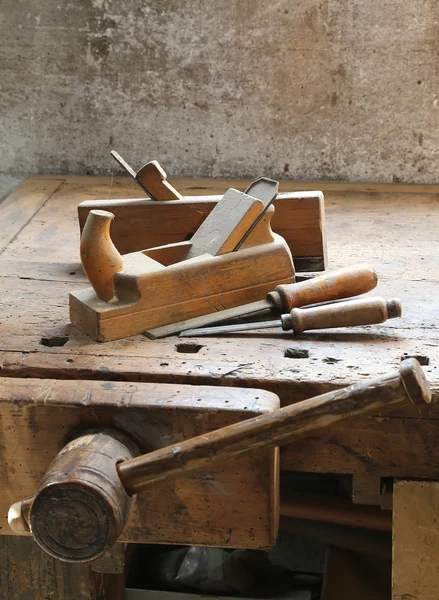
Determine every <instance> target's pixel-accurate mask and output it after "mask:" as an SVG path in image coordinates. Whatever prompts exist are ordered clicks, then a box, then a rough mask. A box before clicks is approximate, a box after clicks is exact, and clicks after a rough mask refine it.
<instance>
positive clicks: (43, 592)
mask: <svg viewBox="0 0 439 600" xmlns="http://www.w3.org/2000/svg"><path fill="white" fill-rule="evenodd" d="M100 575H101V577H100V579H101V582H100V585H98V586H97V585H96V584H95V581H94V580H95V579H96V578H95V576H94V573H93V571H91V569H90V566H89V565H88V564H85V565H82V564H68V563H63V562H61V561H60V560H58V559H56V558H52V557H51V556H49V555H48V554H46V553H45V552H44V551H43V550H41V549H40V547H39V546H38V545H37V543H36V542H35V541H34V540H33V539H32V538H30V537H29V538H25V537H16V536H15V537H14V536H1V537H0V598H1V600H103V596H102V595H100V593H99V589H100V588H102V587H103V585H104V584H105V579H106V577H105V576H104V577H103V576H102V574H100ZM107 577H108V576H107ZM110 577H111V576H110ZM113 578H114V576H113ZM112 583H113V586H114V581H113V582H112ZM122 597H123V596H119V597H117V596H114V597H113V599H114V600H116V598H117V600H121V598H122ZM109 598H110V597H108V600H109Z"/></svg>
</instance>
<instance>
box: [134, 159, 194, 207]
mask: <svg viewBox="0 0 439 600" xmlns="http://www.w3.org/2000/svg"><path fill="white" fill-rule="evenodd" d="M136 181H138V183H140V185H141V186H142V187H143V188H144V189H145V190H146V191H147V192H148V194H149V195H150V196H151V199H152V200H181V199H182V198H183V196H181V194H179V192H177V190H176V189H175V188H174V187H173V186H172V185H171V184H170V183H169V181H167V175H166V172H165V170H164V169H163V167H162V166H161V165H160V163H159V162H157V161H156V160H152V161H151V162H148V163H146V165H143V167H142V168H141V169H140V170H139V171H137V174H136Z"/></svg>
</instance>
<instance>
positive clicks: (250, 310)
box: [144, 265, 378, 340]
mask: <svg viewBox="0 0 439 600" xmlns="http://www.w3.org/2000/svg"><path fill="white" fill-rule="evenodd" d="M377 283H378V278H377V274H376V273H375V270H374V269H373V268H372V267H370V266H369V265H356V266H354V267H347V268H345V269H339V270H338V271H332V272H330V273H326V274H325V275H320V276H319V277H315V278H314V279H309V280H307V281H302V282H300V283H290V284H285V285H278V286H277V287H276V289H275V290H274V291H273V292H270V293H269V294H268V296H267V298H266V300H259V301H258V302H252V303H250V304H244V305H242V306H237V307H235V308H229V309H226V310H221V311H218V312H215V313H211V314H208V315H203V316H201V317H195V318H194V319H187V320H186V321H180V322H179V323H171V324H170V325H164V326H163V327H157V328H155V329H150V330H149V331H145V332H144V335H146V336H147V337H149V338H150V339H153V340H155V339H157V338H162V337H166V336H168V335H173V334H175V333H180V331H185V330H187V329H195V328H199V327H205V326H207V325H212V324H214V323H221V322H224V321H229V320H230V319H234V318H236V317H243V316H246V315H251V314H254V313H259V312H261V311H266V310H270V311H273V310H274V311H275V312H277V313H287V312H290V311H291V310H292V309H293V308H298V307H300V306H307V305H308V304H315V303H317V302H328V301H330V300H337V299H340V298H350V297H352V296H359V295H361V294H365V293H366V292H370V291H371V290H373V289H374V288H375V287H376V285H377Z"/></svg>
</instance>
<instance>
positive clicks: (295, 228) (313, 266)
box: [78, 150, 327, 271]
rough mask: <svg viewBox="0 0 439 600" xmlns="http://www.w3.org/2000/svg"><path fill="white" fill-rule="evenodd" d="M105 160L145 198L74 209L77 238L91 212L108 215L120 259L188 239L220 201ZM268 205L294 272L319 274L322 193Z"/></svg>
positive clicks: (153, 167) (153, 171)
mask: <svg viewBox="0 0 439 600" xmlns="http://www.w3.org/2000/svg"><path fill="white" fill-rule="evenodd" d="M111 154H112V156H113V158H115V159H116V160H117V162H118V163H119V164H120V165H122V167H123V168H124V169H125V171H126V172H127V173H128V174H129V175H130V176H131V177H132V178H133V181H135V182H136V183H137V184H138V185H139V186H140V188H141V189H142V190H143V191H144V193H145V194H147V196H149V197H147V198H125V199H112V200H104V199H102V200H86V201H85V202H82V203H81V204H80V205H79V206H78V217H79V226H80V230H81V233H82V231H83V229H84V226H85V223H86V220H87V217H88V215H89V213H90V211H91V210H106V211H109V212H111V213H113V214H114V215H115V220H114V223H113V224H112V227H111V237H112V240H113V243H114V245H115V246H116V248H117V249H118V250H119V252H120V253H121V254H128V253H131V252H138V251H142V250H144V249H145V248H153V247H154V248H155V247H157V246H163V245H165V244H172V243H176V242H181V241H184V240H188V239H190V238H191V237H192V236H193V234H194V232H195V231H197V230H198V228H199V227H200V225H201V223H203V221H204V220H205V219H206V218H207V216H208V215H209V214H210V212H211V211H212V210H213V209H214V207H215V206H216V204H217V203H218V202H219V201H220V200H221V197H222V196H221V195H193V194H194V193H195V194H200V193H203V189H206V188H205V185H204V184H203V182H201V187H200V186H196V187H190V188H188V192H189V194H190V195H182V193H181V192H179V191H178V190H177V189H176V188H175V187H174V186H172V185H171V184H170V183H169V181H168V180H167V176H166V172H165V170H164V169H163V167H162V166H161V165H160V164H159V163H158V162H157V161H156V160H153V161H150V162H148V163H146V164H145V165H144V166H143V167H141V169H139V171H137V172H136V171H135V170H134V169H133V168H132V167H131V166H130V165H129V164H128V163H127V162H126V161H125V160H124V159H123V158H122V157H121V156H120V155H119V154H117V152H115V151H114V150H113V151H112V152H111ZM180 184H181V185H182V186H183V185H184V180H183V181H182V180H180ZM203 186H204V187H203ZM209 187H210V188H213V190H212V191H216V190H217V189H218V186H216V185H215V182H209ZM134 189H135V188H134ZM193 190H194V191H193ZM139 191H140V190H139ZM246 192H247V190H246ZM274 205H275V208H276V212H275V214H274V216H273V220H272V227H273V230H274V231H275V232H276V233H278V234H279V235H280V236H282V237H283V238H284V239H285V241H286V242H287V245H288V246H289V248H290V250H291V253H292V255H293V256H294V260H295V267H296V271H322V270H325V269H326V266H327V264H326V263H327V258H326V238H325V207H324V198H323V194H322V192H319V191H315V192H282V193H279V194H277V196H276V199H275V201H274Z"/></svg>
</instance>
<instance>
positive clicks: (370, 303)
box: [281, 296, 401, 333]
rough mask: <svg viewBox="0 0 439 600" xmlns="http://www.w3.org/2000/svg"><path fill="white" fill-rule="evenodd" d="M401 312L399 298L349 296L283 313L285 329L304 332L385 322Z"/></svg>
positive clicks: (283, 327)
mask: <svg viewBox="0 0 439 600" xmlns="http://www.w3.org/2000/svg"><path fill="white" fill-rule="evenodd" d="M400 316H401V302H400V301H399V300H398V299H397V298H392V299H390V300H386V299H385V298H381V297H380V296H376V297H371V298H359V299H357V300H346V301H345V302H336V303H334V304H324V305H322V306H314V307H312V308H293V310H292V311H291V312H290V314H287V315H282V316H281V322H282V329H284V330H285V331H289V330H290V329H292V330H293V331H294V333H302V331H307V330H309V329H331V328H333V327H355V326H358V325H373V324H375V323H384V321H387V319H395V318H396V317H400Z"/></svg>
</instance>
